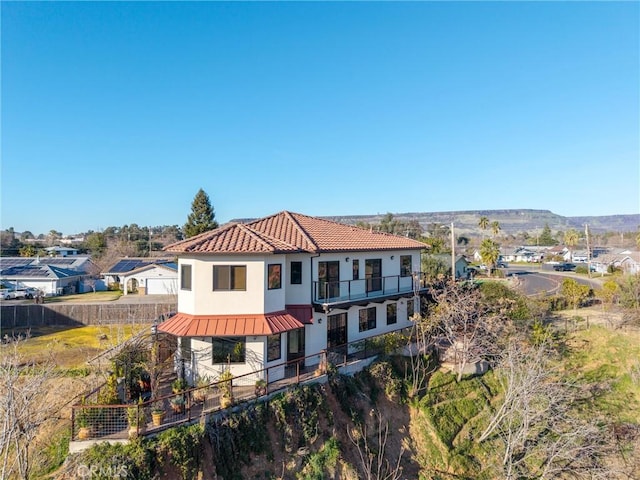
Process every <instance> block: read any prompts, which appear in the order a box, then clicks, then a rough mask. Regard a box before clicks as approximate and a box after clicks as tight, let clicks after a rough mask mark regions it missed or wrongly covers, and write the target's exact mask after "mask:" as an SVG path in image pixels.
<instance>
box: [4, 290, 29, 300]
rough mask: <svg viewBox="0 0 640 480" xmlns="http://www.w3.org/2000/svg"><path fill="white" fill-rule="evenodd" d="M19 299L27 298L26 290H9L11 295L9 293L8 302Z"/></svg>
mask: <svg viewBox="0 0 640 480" xmlns="http://www.w3.org/2000/svg"><path fill="white" fill-rule="evenodd" d="M18 298H27V292H26V290H22V289H18V290H9V293H7V300H9V299H18Z"/></svg>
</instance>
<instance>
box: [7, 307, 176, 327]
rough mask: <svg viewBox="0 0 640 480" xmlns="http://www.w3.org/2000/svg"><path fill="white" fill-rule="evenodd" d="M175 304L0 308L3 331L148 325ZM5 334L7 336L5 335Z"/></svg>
mask: <svg viewBox="0 0 640 480" xmlns="http://www.w3.org/2000/svg"><path fill="white" fill-rule="evenodd" d="M176 309H177V305H176V304H175V303H140V304H133V303H131V304H127V303H96V304H27V305H24V304H22V305H2V306H0V330H1V331H3V332H4V331H5V330H9V329H14V328H33V327H43V326H49V325H104V324H112V323H116V324H120V323H148V322H153V321H154V320H156V319H159V318H160V317H161V316H163V315H164V316H166V315H167V314H169V313H170V312H175V311H176ZM3 334H4V333H3Z"/></svg>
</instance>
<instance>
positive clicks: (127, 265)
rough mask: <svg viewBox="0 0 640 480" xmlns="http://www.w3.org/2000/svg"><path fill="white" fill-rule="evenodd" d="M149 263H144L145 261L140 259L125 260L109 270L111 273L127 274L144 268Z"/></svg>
mask: <svg viewBox="0 0 640 480" xmlns="http://www.w3.org/2000/svg"><path fill="white" fill-rule="evenodd" d="M149 263H150V262H148V261H146V260H140V259H131V258H128V259H125V260H120V261H119V262H118V263H116V264H115V265H114V266H113V267H112V268H111V269H110V271H111V272H129V271H131V270H134V269H136V268H140V267H144V266H145V265H149Z"/></svg>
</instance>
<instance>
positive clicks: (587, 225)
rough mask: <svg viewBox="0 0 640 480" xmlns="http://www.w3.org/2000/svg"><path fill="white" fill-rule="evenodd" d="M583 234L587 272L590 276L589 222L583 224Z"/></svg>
mask: <svg viewBox="0 0 640 480" xmlns="http://www.w3.org/2000/svg"><path fill="white" fill-rule="evenodd" d="M584 236H585V237H586V239H587V274H588V275H589V278H591V248H590V247H589V224H588V223H585V224H584Z"/></svg>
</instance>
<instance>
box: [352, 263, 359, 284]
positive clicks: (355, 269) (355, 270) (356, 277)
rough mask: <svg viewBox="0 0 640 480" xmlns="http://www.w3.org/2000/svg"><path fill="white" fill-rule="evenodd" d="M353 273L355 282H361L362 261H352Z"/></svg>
mask: <svg viewBox="0 0 640 480" xmlns="http://www.w3.org/2000/svg"><path fill="white" fill-rule="evenodd" d="M351 271H352V276H353V280H360V260H359V259H357V258H354V259H353V260H351Z"/></svg>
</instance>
